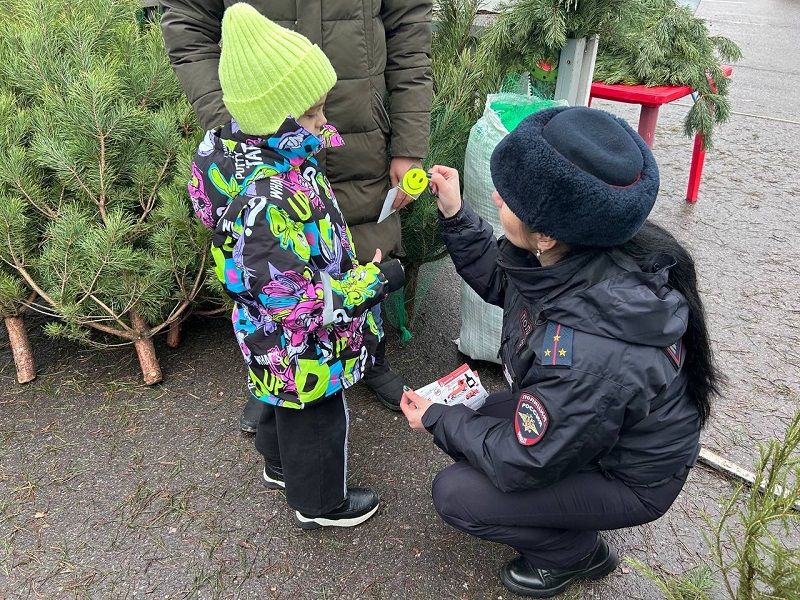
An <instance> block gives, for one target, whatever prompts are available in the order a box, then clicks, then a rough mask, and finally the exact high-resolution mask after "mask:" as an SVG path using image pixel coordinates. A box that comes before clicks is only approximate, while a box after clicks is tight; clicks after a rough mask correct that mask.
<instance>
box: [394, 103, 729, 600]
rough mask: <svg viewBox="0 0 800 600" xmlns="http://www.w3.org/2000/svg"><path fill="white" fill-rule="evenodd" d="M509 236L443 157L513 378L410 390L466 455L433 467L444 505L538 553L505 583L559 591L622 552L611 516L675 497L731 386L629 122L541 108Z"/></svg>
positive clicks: (474, 525) (455, 451)
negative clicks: (468, 393)
mask: <svg viewBox="0 0 800 600" xmlns="http://www.w3.org/2000/svg"><path fill="white" fill-rule="evenodd" d="M491 169H492V179H493V181H494V184H495V187H496V192H494V194H493V199H494V201H495V203H496V204H497V206H498V209H499V211H500V222H501V223H502V225H503V228H504V230H505V237H503V238H500V240H497V239H495V237H494V236H493V234H492V228H491V226H489V225H488V224H487V223H486V222H485V221H483V220H482V219H481V218H480V217H479V216H477V215H476V213H475V212H474V211H473V210H472V209H471V208H470V207H469V206H468V205H466V204H462V202H461V195H460V192H459V178H458V172H457V171H455V170H454V169H450V168H448V167H434V168H433V174H432V178H431V184H432V187H433V190H434V192H436V193H438V197H439V200H438V205H439V210H440V212H441V225H442V232H443V235H444V239H445V241H446V243H447V247H448V250H449V252H450V254H451V256H452V258H453V262H454V263H455V265H456V268H457V270H458V272H459V274H460V275H461V276H462V277H463V278H464V280H465V281H466V282H467V283H468V284H469V285H470V286H471V287H472V288H473V289H474V290H475V291H476V292H477V293H478V294H480V295H481V296H482V297H483V298H484V300H486V301H487V302H491V303H493V304H496V305H498V306H501V307H503V311H504V317H503V333H502V348H501V357H502V360H503V366H504V370H505V373H506V377H507V378H508V381H509V384H510V391H508V392H503V393H498V394H493V395H492V396H490V397H489V399H488V400H487V402H486V404H485V406H484V407H483V408H481V409H480V410H478V411H477V412H475V411H472V410H470V409H468V408H466V407H464V406H444V405H441V404H431V403H430V402H429V401H427V400H426V399H424V398H422V397H420V396H419V395H417V394H414V393H413V392H408V393H406V395H405V396H404V398H403V401H402V408H403V411H404V413H405V415H406V417H407V418H408V421H409V423H410V425H411V427H412V428H414V429H417V430H420V431H423V430H427V431H428V432H429V433H431V434H432V435H433V438H434V442H435V443H436V444H437V445H438V446H439V447H440V448H441V449H442V450H444V451H445V452H446V453H447V454H449V455H450V456H451V457H453V458H454V459H455V461H456V462H455V464H453V465H451V466H449V467H447V468H446V469H444V470H442V471H441V472H440V473H439V474H438V475H437V477H436V479H435V481H434V483H433V501H434V505H435V506H436V510H437V512H438V513H439V515H440V516H441V517H442V519H444V520H445V521H446V522H447V523H450V524H451V525H453V526H454V527H457V528H458V529H461V530H462V531H466V532H467V533H471V534H472V535H475V536H478V537H480V538H483V539H487V540H491V541H494V542H500V543H503V544H508V545H509V546H511V547H513V548H514V549H516V550H517V551H518V552H519V554H520V556H518V557H517V558H515V559H514V560H512V561H511V562H509V563H508V564H506V565H505V567H504V568H503V570H502V572H501V579H502V581H503V583H504V584H505V585H506V587H508V588H509V589H510V590H511V591H513V592H516V593H518V594H523V595H528V596H533V597H537V598H547V597H550V596H555V595H557V594H560V593H561V592H563V591H564V590H565V589H566V587H567V586H568V585H569V584H570V583H571V582H572V581H574V580H576V579H596V578H600V577H603V576H604V575H607V574H608V573H610V572H611V571H613V570H614V569H615V568H616V566H617V564H618V563H619V558H618V557H617V553H616V551H615V550H614V549H613V548H611V547H609V546H608V544H607V543H606V542H605V541H604V540H603V538H602V537H600V536H599V535H598V531H599V530H606V529H616V528H621V527H630V526H633V525H639V524H642V523H646V522H649V521H653V520H654V519H657V518H659V517H660V516H661V515H663V514H664V513H665V512H666V510H667V509H668V508H669V507H670V505H671V504H672V503H673V501H674V500H675V498H676V497H677V496H678V493H679V492H680V491H681V488H682V487H683V484H684V482H685V481H686V477H687V475H688V472H689V469H690V468H691V467H692V466H693V465H694V463H695V460H696V458H697V455H698V453H699V437H700V429H701V428H702V427H703V425H704V423H705V421H706V419H707V418H708V415H709V401H710V398H711V397H712V396H713V395H714V394H715V393H716V392H717V383H716V382H717V374H716V370H715V367H714V363H713V359H712V355H711V350H710V347H709V340H708V335H707V331H706V324H705V317H704V313H703V307H702V303H701V301H700V298H699V295H698V291H697V285H696V278H695V271H694V263H693V261H692V258H691V257H690V256H689V254H688V253H687V252H686V250H684V249H683V248H682V247H681V246H680V244H679V243H678V242H677V241H676V240H675V239H674V238H673V237H672V236H671V235H669V234H668V233H666V232H665V231H664V230H663V229H661V228H660V227H658V226H656V225H654V224H651V223H649V222H646V218H647V216H648V214H649V213H650V210H651V208H652V207H653V204H654V202H655V199H656V196H657V193H658V185H659V176H658V167H657V165H656V162H655V160H654V158H653V155H652V153H651V152H650V150H649V149H648V148H647V146H646V145H645V143H644V142H643V140H642V139H641V138H640V137H639V136H638V135H637V134H636V133H635V132H634V131H633V130H632V129H631V128H630V127H629V126H628V125H627V123H625V122H624V121H623V120H621V119H618V118H616V117H614V116H612V115H609V114H608V113H605V112H602V111H598V110H594V109H589V108H582V107H576V108H555V109H551V110H546V111H543V112H540V113H537V114H535V115H532V116H531V117H528V118H527V119H526V120H525V121H523V122H522V123H521V124H520V126H519V127H518V128H517V129H516V130H515V131H514V132H513V133H511V134H509V135H508V136H507V137H506V138H505V139H504V140H503V141H502V142H501V143H500V144H499V145H498V146H497V148H496V150H495V151H494V154H493V155H492V161H491Z"/></svg>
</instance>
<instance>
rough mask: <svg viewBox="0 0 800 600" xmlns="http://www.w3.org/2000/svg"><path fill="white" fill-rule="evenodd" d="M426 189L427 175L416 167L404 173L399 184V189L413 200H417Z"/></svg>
mask: <svg viewBox="0 0 800 600" xmlns="http://www.w3.org/2000/svg"><path fill="white" fill-rule="evenodd" d="M427 187H428V174H427V173H426V172H425V171H424V170H423V169H420V168H417V167H415V168H413V169H409V170H408V171H406V174H405V175H403V181H401V182H400V189H401V190H403V191H404V192H405V193H406V194H408V195H409V196H411V197H412V198H414V199H416V198H418V197H419V196H420V194H422V192H424V191H425V190H426V189H427Z"/></svg>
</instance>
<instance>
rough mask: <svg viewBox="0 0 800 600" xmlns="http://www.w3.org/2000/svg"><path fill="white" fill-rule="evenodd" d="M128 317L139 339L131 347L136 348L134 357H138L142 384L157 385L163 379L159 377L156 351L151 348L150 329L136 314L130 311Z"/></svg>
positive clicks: (159, 367) (159, 368)
mask: <svg viewBox="0 0 800 600" xmlns="http://www.w3.org/2000/svg"><path fill="white" fill-rule="evenodd" d="M130 316H131V325H133V328H134V329H135V330H136V332H137V333H138V334H139V338H138V339H137V340H134V342H133V345H134V347H135V348H136V355H137V356H138V357H139V366H141V367H142V376H143V377H144V382H145V384H147V385H153V384H155V383H159V382H160V381H161V380H162V379H163V377H162V375H161V366H160V365H159V364H158V357H157V356H156V349H155V346H153V338H152V337H150V327H149V326H148V325H147V323H145V321H144V319H143V318H142V317H140V316H139V315H138V314H137V313H135V312H133V311H131V313H130Z"/></svg>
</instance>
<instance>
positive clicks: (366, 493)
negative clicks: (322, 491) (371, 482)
mask: <svg viewBox="0 0 800 600" xmlns="http://www.w3.org/2000/svg"><path fill="white" fill-rule="evenodd" d="M379 502H380V500H379V498H378V494H376V493H375V492H373V491H372V490H370V489H367V488H348V489H347V498H345V500H344V503H343V504H342V505H341V506H340V507H339V508H337V509H335V510H332V511H331V512H329V513H325V514H324V515H317V516H310V515H304V514H303V513H301V512H300V511H299V510H298V511H295V513H294V523H295V525H297V526H298V527H300V528H302V529H318V528H320V527H355V526H356V525H360V524H361V523H363V522H364V521H366V520H367V519H369V518H370V517H371V516H372V515H374V514H375V511H377V510H378V503H379Z"/></svg>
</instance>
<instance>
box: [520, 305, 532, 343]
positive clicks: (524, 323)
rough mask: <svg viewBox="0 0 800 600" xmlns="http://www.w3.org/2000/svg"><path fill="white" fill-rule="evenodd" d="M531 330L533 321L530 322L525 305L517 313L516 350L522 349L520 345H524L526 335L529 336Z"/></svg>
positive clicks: (526, 339)
mask: <svg viewBox="0 0 800 600" xmlns="http://www.w3.org/2000/svg"><path fill="white" fill-rule="evenodd" d="M532 332H533V323H532V322H531V316H530V314H528V309H527V307H524V308H523V309H522V310H521V311H520V313H519V333H520V335H519V342H517V352H519V351H520V350H522V347H523V346H525V343H526V342H527V341H528V337H530V335H531V333H532Z"/></svg>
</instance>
